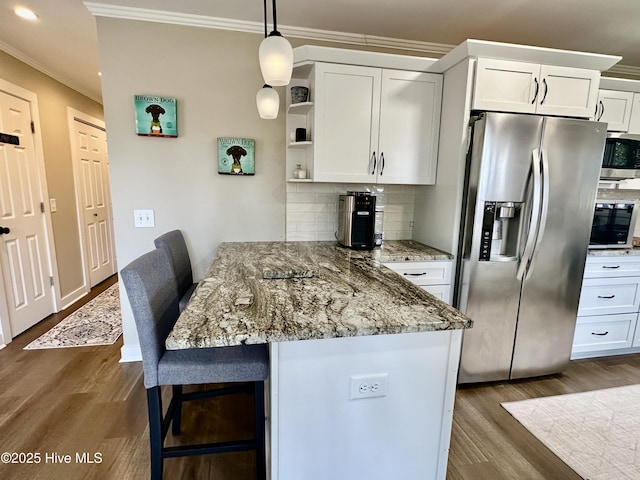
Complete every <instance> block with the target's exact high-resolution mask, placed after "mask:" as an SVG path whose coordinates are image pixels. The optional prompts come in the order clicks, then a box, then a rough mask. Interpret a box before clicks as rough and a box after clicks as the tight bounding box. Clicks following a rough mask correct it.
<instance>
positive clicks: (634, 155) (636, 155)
mask: <svg viewBox="0 0 640 480" xmlns="http://www.w3.org/2000/svg"><path fill="white" fill-rule="evenodd" d="M600 178H602V179H606V180H624V179H628V178H640V138H638V137H636V138H631V137H629V136H627V137H625V136H613V137H609V138H607V140H606V143H605V146H604V157H603V159H602V170H601V171H600Z"/></svg>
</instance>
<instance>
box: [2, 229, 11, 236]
mask: <svg viewBox="0 0 640 480" xmlns="http://www.w3.org/2000/svg"><path fill="white" fill-rule="evenodd" d="M5 233H11V229H10V228H9V227H0V235H4V234H5Z"/></svg>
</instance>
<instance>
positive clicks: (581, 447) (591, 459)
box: [502, 385, 640, 480]
mask: <svg viewBox="0 0 640 480" xmlns="http://www.w3.org/2000/svg"><path fill="white" fill-rule="evenodd" d="M502 406H503V407H504V408H505V409H506V410H507V411H508V412H509V413H510V414H511V415H513V417H514V418H515V419H516V420H518V421H519V422H520V423H521V424H522V425H523V426H524V427H525V428H526V429H527V430H529V431H530V432H531V433H532V434H533V435H535V436H536V437H537V438H538V439H539V440H540V441H541V442H542V443H544V444H545V445H546V446H547V447H548V448H549V450H551V451H552V452H553V453H555V454H556V455H557V456H558V457H559V458H560V459H561V460H562V461H563V462H565V463H566V464H567V465H569V466H570V467H571V468H572V469H573V470H575V472H576V473H577V474H578V475H580V476H582V478H584V479H585V480H638V479H640V385H629V386H625V387H616V388H607V389H604V390H594V391H591V392H584V393H573V394H567V395H557V396H553V397H543V398H533V399H530V400H522V401H517V402H505V403H503V404H502Z"/></svg>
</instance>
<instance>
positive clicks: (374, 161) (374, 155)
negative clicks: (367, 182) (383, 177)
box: [369, 152, 378, 175]
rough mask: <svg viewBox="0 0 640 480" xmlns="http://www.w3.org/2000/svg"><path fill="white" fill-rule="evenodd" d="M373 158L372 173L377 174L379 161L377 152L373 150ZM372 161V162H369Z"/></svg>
mask: <svg viewBox="0 0 640 480" xmlns="http://www.w3.org/2000/svg"><path fill="white" fill-rule="evenodd" d="M371 158H372V159H373V168H372V169H371V175H375V174H376V163H377V162H378V161H377V159H376V152H373V154H372V155H371ZM369 163H371V162H369Z"/></svg>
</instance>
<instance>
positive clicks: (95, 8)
mask: <svg viewBox="0 0 640 480" xmlns="http://www.w3.org/2000/svg"><path fill="white" fill-rule="evenodd" d="M84 4H85V6H86V7H87V9H88V10H89V12H91V13H92V14H93V15H95V16H97V17H111V18H121V19H126V20H139V21H144V22H156V23H169V24H174V25H184V26H190V27H203V28H214V29H219V30H232V31H236V32H246V33H258V34H261V35H263V34H264V24H263V23H261V22H248V21H244V20H234V19H230V18H221V17H210V16H206V15H195V14H189V13H181V12H171V11H166V10H151V9H147V8H137V7H126V6H121V5H107V4H103V3H99V2H84ZM279 27H280V28H279V31H280V32H281V33H282V34H284V35H286V36H289V37H295V38H304V39H307V40H317V41H324V42H334V43H342V44H347V45H359V46H366V47H378V48H390V49H394V50H406V51H412V52H421V53H423V54H427V55H430V56H436V57H442V56H444V55H445V54H447V53H449V52H450V51H451V50H453V49H454V48H455V45H447V44H443V43H430V42H420V41H414V40H404V39H399V38H390V37H378V36H374V35H365V34H358V33H344V32H335V31H330V30H318V29H313V28H302V27H293V26H285V25H280V26H279ZM607 73H609V74H611V75H624V76H633V77H637V78H640V67H633V66H627V65H614V66H613V67H612V68H610V69H609V70H607Z"/></svg>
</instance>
